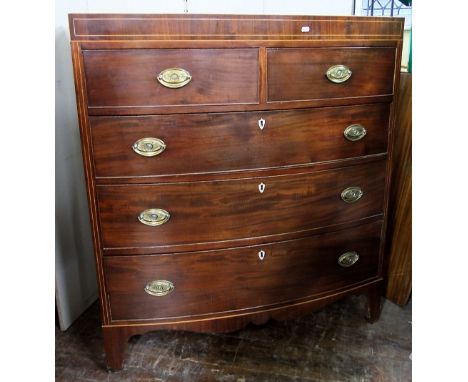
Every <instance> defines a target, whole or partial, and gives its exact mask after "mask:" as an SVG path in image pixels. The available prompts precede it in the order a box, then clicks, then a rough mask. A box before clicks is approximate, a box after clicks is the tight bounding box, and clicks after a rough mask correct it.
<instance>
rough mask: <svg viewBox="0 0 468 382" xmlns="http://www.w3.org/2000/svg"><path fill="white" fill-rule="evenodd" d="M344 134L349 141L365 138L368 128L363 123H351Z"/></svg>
mask: <svg viewBox="0 0 468 382" xmlns="http://www.w3.org/2000/svg"><path fill="white" fill-rule="evenodd" d="M343 134H344V136H345V138H346V139H347V140H348V141H352V142H355V141H359V140H360V139H362V138H364V137H365V136H366V134H367V130H366V129H365V128H364V126H362V125H351V126H348V127H347V128H346V129H345V130H344V132H343Z"/></svg>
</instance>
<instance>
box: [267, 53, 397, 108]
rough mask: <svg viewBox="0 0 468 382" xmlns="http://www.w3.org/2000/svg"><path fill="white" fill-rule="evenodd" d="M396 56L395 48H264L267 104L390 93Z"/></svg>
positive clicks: (391, 92) (391, 91)
mask: <svg viewBox="0 0 468 382" xmlns="http://www.w3.org/2000/svg"><path fill="white" fill-rule="evenodd" d="M395 54H396V49H395V48H364V47H363V48H315V49H289V48H282V49H267V57H268V58H267V60H268V61H267V67H268V101H270V102H274V101H300V100H316V99H327V98H349V97H368V96H377V95H388V94H393V77H394V68H395ZM347 69H349V71H350V72H349V71H348V70H347ZM329 70H330V72H329V75H328V76H329V77H330V78H328V77H327V72H328V71H329ZM349 74H350V76H349ZM348 76H349V78H348ZM333 81H335V82H333Z"/></svg>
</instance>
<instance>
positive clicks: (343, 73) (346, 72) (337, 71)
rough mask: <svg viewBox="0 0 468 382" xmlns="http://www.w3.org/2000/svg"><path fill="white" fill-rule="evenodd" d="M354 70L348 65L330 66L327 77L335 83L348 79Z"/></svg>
mask: <svg viewBox="0 0 468 382" xmlns="http://www.w3.org/2000/svg"><path fill="white" fill-rule="evenodd" d="M351 74H353V72H352V71H351V69H349V68H348V67H347V66H346V65H334V66H331V67H330V68H328V70H327V78H328V79H329V80H330V81H331V82H334V83H335V84H341V83H342V82H345V81H348V80H349V78H350V77H351Z"/></svg>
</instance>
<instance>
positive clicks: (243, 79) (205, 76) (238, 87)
mask: <svg viewBox="0 0 468 382" xmlns="http://www.w3.org/2000/svg"><path fill="white" fill-rule="evenodd" d="M83 56H84V63H85V73H86V86H87V90H88V103H89V106H90V107H111V106H113V107H131V106H144V107H147V106H163V105H166V106H167V105H175V106H177V105H216V104H232V103H257V102H258V71H259V69H258V50H257V49H123V50H103V51H94V50H88V51H84V52H83ZM171 68H179V69H184V70H185V71H187V72H188V74H189V75H190V77H191V80H190V81H189V82H188V83H186V84H185V85H184V86H182V87H180V88H171V87H167V86H166V85H168V86H169V85H170V83H169V82H167V81H163V82H164V84H166V85H163V84H161V83H160V82H159V81H158V79H157V78H158V76H159V74H160V73H163V72H164V71H165V70H167V69H171ZM165 73H166V75H167V76H168V77H169V78H166V77H164V78H166V80H167V79H169V80H170V81H172V79H174V78H172V76H174V75H176V76H177V75H178V76H179V77H178V78H179V80H177V77H175V79H176V80H175V81H173V82H174V83H175V84H178V85H181V84H183V83H184V82H185V81H181V80H182V79H184V78H186V77H183V76H184V75H185V74H183V73H182V74H180V73H179V74H177V73H176V74H174V73H170V72H165ZM171 78H172V79H171Z"/></svg>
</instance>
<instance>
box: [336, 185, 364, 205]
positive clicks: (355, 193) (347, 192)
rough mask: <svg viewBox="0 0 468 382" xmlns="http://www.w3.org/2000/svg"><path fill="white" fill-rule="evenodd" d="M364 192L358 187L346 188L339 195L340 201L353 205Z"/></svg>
mask: <svg viewBox="0 0 468 382" xmlns="http://www.w3.org/2000/svg"><path fill="white" fill-rule="evenodd" d="M362 195H364V192H363V191H362V190H361V189H360V188H359V187H348V188H345V189H344V190H343V192H342V193H341V199H343V201H345V202H346V203H354V202H357V201H358V200H359V199H361V197H362Z"/></svg>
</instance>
